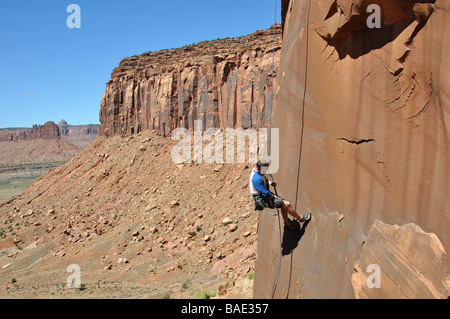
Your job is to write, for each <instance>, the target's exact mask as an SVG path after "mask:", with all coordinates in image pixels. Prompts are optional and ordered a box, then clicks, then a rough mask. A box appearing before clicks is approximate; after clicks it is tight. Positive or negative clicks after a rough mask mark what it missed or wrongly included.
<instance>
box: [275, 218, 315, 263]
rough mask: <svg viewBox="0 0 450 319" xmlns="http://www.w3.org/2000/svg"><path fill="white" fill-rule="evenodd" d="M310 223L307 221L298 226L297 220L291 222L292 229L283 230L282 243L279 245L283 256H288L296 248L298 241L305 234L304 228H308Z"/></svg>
mask: <svg viewBox="0 0 450 319" xmlns="http://www.w3.org/2000/svg"><path fill="white" fill-rule="evenodd" d="M310 221H311V220H308V221H306V222H304V223H303V226H300V223H299V222H298V221H297V220H293V221H291V228H292V229H289V228H287V227H285V228H284V234H283V241H282V243H281V247H282V251H281V253H282V255H283V256H286V255H289V254H290V253H292V251H293V250H294V249H295V248H297V246H298V243H299V242H300V239H302V237H303V235H304V234H305V230H306V226H308V224H309V222H310Z"/></svg>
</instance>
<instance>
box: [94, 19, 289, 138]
mask: <svg viewBox="0 0 450 319" xmlns="http://www.w3.org/2000/svg"><path fill="white" fill-rule="evenodd" d="M276 40H277V43H276V47H275V51H276V52H275V75H276V69H277V65H278V61H279V57H280V49H281V44H280V42H281V27H280V26H277V28H276ZM272 52H273V28H272V29H270V30H265V31H256V32H254V33H253V34H251V35H249V36H245V37H240V38H235V39H223V40H215V41H204V42H201V43H198V44H194V45H188V46H185V47H183V48H180V49H172V50H163V51H159V52H155V53H151V52H150V53H145V54H143V55H141V56H134V57H131V58H126V59H123V60H122V61H121V63H120V65H119V67H117V68H116V69H115V70H114V71H113V72H112V75H111V80H110V81H109V82H108V83H107V86H106V90H105V93H104V94H103V97H102V101H101V105H100V122H101V129H100V135H113V134H117V133H120V134H130V133H131V134H133V133H138V132H140V131H142V130H145V129H154V130H156V131H158V132H160V133H162V134H164V135H168V134H170V132H171V131H172V130H173V129H175V128H177V127H185V128H188V129H192V128H193V123H194V120H203V127H204V128H208V127H217V128H224V127H242V128H248V127H261V126H264V125H267V123H268V118H269V109H270V104H271V101H272V99H271V91H272V90H271V88H272V64H273V61H272V60H273V58H272V57H273V54H272Z"/></svg>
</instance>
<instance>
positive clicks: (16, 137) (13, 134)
mask: <svg viewBox="0 0 450 319" xmlns="http://www.w3.org/2000/svg"><path fill="white" fill-rule="evenodd" d="M59 138H61V134H60V131H59V127H58V125H56V124H55V122H52V121H49V122H47V123H45V124H44V125H37V124H35V125H33V127H32V128H31V129H28V128H24V129H2V130H0V142H10V141H32V140H37V139H43V140H57V139H59Z"/></svg>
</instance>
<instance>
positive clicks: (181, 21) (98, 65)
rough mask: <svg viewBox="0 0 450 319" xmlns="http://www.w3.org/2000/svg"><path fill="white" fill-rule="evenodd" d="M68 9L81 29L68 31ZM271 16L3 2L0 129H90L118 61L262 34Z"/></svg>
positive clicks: (140, 4)
mask: <svg viewBox="0 0 450 319" xmlns="http://www.w3.org/2000/svg"><path fill="white" fill-rule="evenodd" d="M277 2H281V1H279V0H278V1H277ZM70 4H77V5H79V7H80V8H81V28H80V29H69V28H68V27H67V24H66V21H67V18H68V17H69V16H70V15H71V13H68V12H67V7H68V6H69V5H70ZM277 7H278V8H277V12H278V14H277V22H280V20H281V18H280V4H279V3H278V4H277ZM274 11H275V0H258V1H256V0H254V1H250V0H226V1H225V0H218V1H211V0H190V1H187V0H183V1H178V0H177V1H170V0H166V1H153V0H147V1H144V0H127V1H119V0H108V1H106V0H71V1H64V0H14V1H13V0H2V1H1V2H0V43H1V50H0V72H1V73H0V128H6V127H31V126H32V125H33V124H44V123H45V122H47V121H54V122H56V123H58V122H59V121H60V120H61V119H65V120H66V121H67V122H68V123H69V124H72V125H81V124H97V123H99V119H98V111H99V106H100V99H101V96H102V94H103V91H104V90H105V87H106V82H107V81H108V80H109V79H110V76H111V72H112V70H113V69H114V68H115V67H116V66H118V64H119V62H120V60H121V59H122V58H124V57H128V56H132V55H135V54H141V53H144V52H147V51H158V50H161V49H170V48H177V47H182V46H184V45H187V44H192V43H197V42H200V41H203V40H214V39H217V38H225V37H235V36H242V35H247V34H250V33H252V32H254V31H255V30H258V29H267V28H269V27H270V26H271V25H272V24H273V22H274Z"/></svg>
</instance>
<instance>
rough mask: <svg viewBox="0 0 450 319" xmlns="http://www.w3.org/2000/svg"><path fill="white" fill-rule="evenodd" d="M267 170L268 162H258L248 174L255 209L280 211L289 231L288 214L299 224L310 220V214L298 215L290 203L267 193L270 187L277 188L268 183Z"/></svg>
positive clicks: (274, 184)
mask: <svg viewBox="0 0 450 319" xmlns="http://www.w3.org/2000/svg"><path fill="white" fill-rule="evenodd" d="M268 170H269V162H267V161H265V160H260V161H258V163H256V167H255V168H253V170H252V172H251V174H250V192H251V194H252V195H253V199H254V200H255V209H256V210H263V209H264V208H271V209H281V215H282V216H283V220H284V225H285V227H287V228H288V229H290V230H293V228H291V225H290V220H289V218H288V214H289V215H291V216H293V217H294V218H295V219H297V220H298V221H299V222H303V221H308V220H310V219H311V214H306V215H301V216H300V215H298V214H297V212H296V211H295V209H294V208H293V207H292V205H291V203H289V202H288V201H286V200H284V199H283V198H281V197H279V196H277V195H276V194H274V193H272V192H270V191H269V189H268V188H269V187H270V185H271V186H273V187H274V188H275V187H276V186H277V184H276V182H275V181H273V180H272V181H271V182H269V181H268V179H267V172H268Z"/></svg>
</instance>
